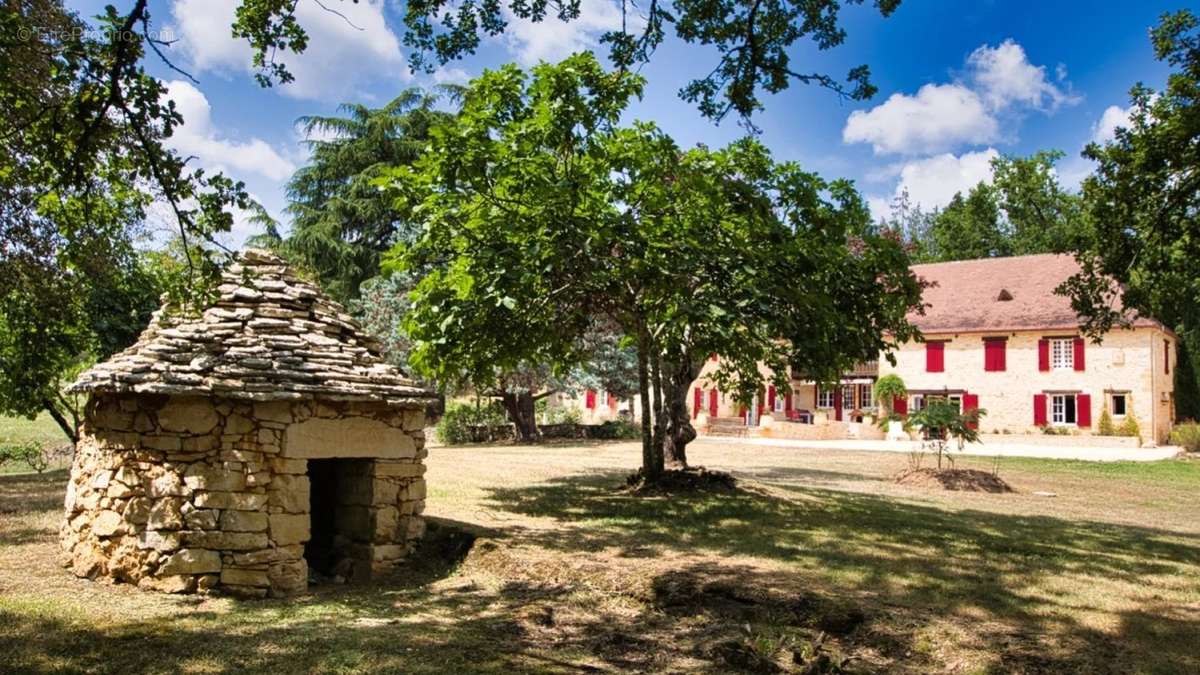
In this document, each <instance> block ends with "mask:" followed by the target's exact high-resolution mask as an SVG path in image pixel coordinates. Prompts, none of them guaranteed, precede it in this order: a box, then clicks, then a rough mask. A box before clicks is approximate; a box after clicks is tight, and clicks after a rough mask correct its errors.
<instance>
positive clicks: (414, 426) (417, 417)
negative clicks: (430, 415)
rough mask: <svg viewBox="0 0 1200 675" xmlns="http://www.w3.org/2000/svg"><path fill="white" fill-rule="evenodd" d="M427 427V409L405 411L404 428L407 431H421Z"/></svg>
mask: <svg viewBox="0 0 1200 675" xmlns="http://www.w3.org/2000/svg"><path fill="white" fill-rule="evenodd" d="M424 428H425V411H424V410H419V409H417V410H405V411H404V430H405V431H421V430H422V429H424Z"/></svg>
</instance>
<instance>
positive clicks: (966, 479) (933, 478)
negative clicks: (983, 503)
mask: <svg viewBox="0 0 1200 675" xmlns="http://www.w3.org/2000/svg"><path fill="white" fill-rule="evenodd" d="M896 482H897V483H900V484H901V485H916V486H918V487H940V488H942V489H944V490H961V491H964V492H994V493H1002V492H1013V489H1012V486H1011V485H1009V484H1008V483H1006V482H1004V480H1003V479H1001V478H1000V477H999V476H997V475H996V474H992V473H988V472H986V471H979V470H977V469H940V470H939V469H905V470H904V471H901V472H900V473H899V474H897V475H896Z"/></svg>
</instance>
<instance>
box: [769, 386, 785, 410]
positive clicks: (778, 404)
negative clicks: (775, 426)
mask: <svg viewBox="0 0 1200 675" xmlns="http://www.w3.org/2000/svg"><path fill="white" fill-rule="evenodd" d="M786 393H787V392H782V391H781V392H778V393H776V394H775V405H774V406H772V407H773V409H774V411H775V412H783V402H784V396H785V394H786Z"/></svg>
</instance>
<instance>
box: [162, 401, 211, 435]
mask: <svg viewBox="0 0 1200 675" xmlns="http://www.w3.org/2000/svg"><path fill="white" fill-rule="evenodd" d="M219 421H220V416H218V415H217V410H216V408H214V407H213V405H212V403H211V402H209V401H208V400H207V399H203V398H184V397H178V396H176V397H172V398H171V399H170V400H168V401H167V404H166V405H164V406H163V407H162V409H161V410H159V411H158V426H159V427H161V428H162V429H165V430H166V431H174V432H177V433H185V434H191V435H202V434H208V433H210V432H211V431H212V430H213V429H214V428H216V426H217V422H219Z"/></svg>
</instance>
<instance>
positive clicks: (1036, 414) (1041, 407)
mask: <svg viewBox="0 0 1200 675" xmlns="http://www.w3.org/2000/svg"><path fill="white" fill-rule="evenodd" d="M1033 425H1034V426H1035V427H1044V426H1046V395H1045V394H1034V395H1033Z"/></svg>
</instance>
